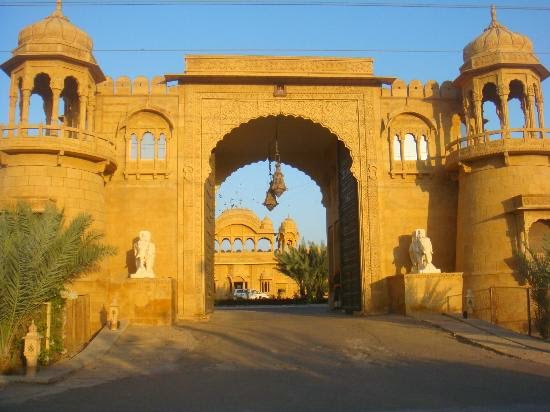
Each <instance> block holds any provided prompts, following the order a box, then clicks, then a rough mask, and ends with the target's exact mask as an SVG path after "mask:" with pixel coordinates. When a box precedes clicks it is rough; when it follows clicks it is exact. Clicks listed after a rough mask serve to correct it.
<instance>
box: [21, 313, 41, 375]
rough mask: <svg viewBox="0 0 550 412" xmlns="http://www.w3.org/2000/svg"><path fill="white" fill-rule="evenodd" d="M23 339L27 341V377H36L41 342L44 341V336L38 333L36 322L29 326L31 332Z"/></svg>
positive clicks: (25, 351)
mask: <svg viewBox="0 0 550 412" xmlns="http://www.w3.org/2000/svg"><path fill="white" fill-rule="evenodd" d="M23 339H24V340H25V347H24V350H23V355H24V356H25V360H26V361H27V375H30V376H33V375H36V366H37V365H38V356H39V355H40V341H41V340H42V335H40V334H39V333H38V331H37V329H36V325H35V324H34V320H33V321H32V323H31V325H30V326H29V332H28V333H27V334H26V335H25V337H24V338H23Z"/></svg>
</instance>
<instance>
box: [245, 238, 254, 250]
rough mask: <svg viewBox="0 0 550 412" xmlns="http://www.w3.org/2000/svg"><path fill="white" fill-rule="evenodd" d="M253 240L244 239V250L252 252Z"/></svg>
mask: <svg viewBox="0 0 550 412" xmlns="http://www.w3.org/2000/svg"><path fill="white" fill-rule="evenodd" d="M254 246H255V245H254V240H253V239H246V242H245V243H244V250H245V251H247V252H254V249H255V247H254Z"/></svg>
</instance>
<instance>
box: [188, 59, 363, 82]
mask: <svg viewBox="0 0 550 412" xmlns="http://www.w3.org/2000/svg"><path fill="white" fill-rule="evenodd" d="M185 73H186V74H187V75H210V76H215V75H223V76H227V75H237V76H292V77H295V76H303V77H331V78H333V77H372V76H373V75H374V71H373V59H371V58H339V57H295V56H294V57H275V56H200V55H190V56H186V57H185Z"/></svg>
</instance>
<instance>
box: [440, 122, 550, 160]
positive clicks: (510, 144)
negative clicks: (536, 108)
mask: <svg viewBox="0 0 550 412" xmlns="http://www.w3.org/2000/svg"><path fill="white" fill-rule="evenodd" d="M445 149H446V157H445V167H446V168H447V169H450V170H454V169H456V168H458V166H459V164H461V163H464V162H469V161H475V160H478V159H482V158H486V157H492V156H503V157H504V158H505V161H506V160H507V158H508V155H517V154H521V155H527V154H535V155H544V156H546V155H550V129H538V128H523V129H506V130H491V131H487V132H484V133H481V134H477V135H471V136H468V137H463V138H461V139H457V140H455V141H453V142H451V143H449V144H448V145H447V146H446V148H445Z"/></svg>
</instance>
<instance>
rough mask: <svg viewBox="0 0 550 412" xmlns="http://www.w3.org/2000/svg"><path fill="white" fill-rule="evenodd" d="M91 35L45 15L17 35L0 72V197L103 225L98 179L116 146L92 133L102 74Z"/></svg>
mask: <svg viewBox="0 0 550 412" xmlns="http://www.w3.org/2000/svg"><path fill="white" fill-rule="evenodd" d="M92 47H93V43H92V40H91V38H90V37H89V36H88V35H87V34H86V33H85V32H84V31H82V30H80V29H79V28H78V27H76V26H75V25H73V24H72V23H71V22H70V21H69V19H68V18H67V17H65V16H64V15H63V12H62V8H61V1H59V0H58V1H57V5H56V8H55V10H54V11H53V13H52V14H50V15H49V16H47V17H46V18H45V19H43V20H40V21H39V22H37V23H34V24H31V25H30V26H27V27H25V28H23V30H21V32H20V33H19V39H18V45H17V48H16V49H15V50H14V51H13V53H12V57H11V58H10V59H9V60H8V61H6V62H5V63H3V64H2V65H1V66H0V67H1V68H2V69H3V70H4V72H5V73H6V74H8V76H10V78H11V86H10V96H9V99H10V104H9V117H8V124H5V125H0V127H1V129H0V130H1V133H2V139H0V155H1V158H0V162H1V167H2V168H1V169H0V181H1V184H0V197H1V198H2V199H4V200H6V201H8V202H10V201H14V200H27V201H29V202H30V203H31V204H33V206H34V207H35V208H37V209H40V208H42V207H43V204H44V202H47V201H53V202H55V203H56V204H57V205H58V206H59V207H61V208H64V209H65V211H66V213H67V214H68V215H73V214H75V213H78V212H80V211H86V212H88V213H91V214H92V215H93V216H94V218H95V221H96V225H98V226H99V227H101V226H102V225H103V221H104V177H105V175H108V174H111V173H112V172H113V171H114V170H115V168H116V163H115V150H114V149H115V147H114V144H113V142H112V141H111V140H109V139H107V138H105V137H103V136H101V135H100V134H98V133H96V132H95V131H94V108H95V94H96V86H97V84H98V83H100V82H102V81H103V80H105V76H104V75H103V72H102V71H101V69H100V67H99V66H98V64H97V63H96V61H95V59H94V56H93V54H92Z"/></svg>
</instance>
